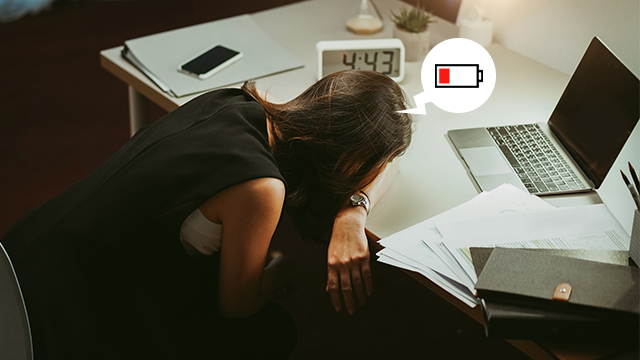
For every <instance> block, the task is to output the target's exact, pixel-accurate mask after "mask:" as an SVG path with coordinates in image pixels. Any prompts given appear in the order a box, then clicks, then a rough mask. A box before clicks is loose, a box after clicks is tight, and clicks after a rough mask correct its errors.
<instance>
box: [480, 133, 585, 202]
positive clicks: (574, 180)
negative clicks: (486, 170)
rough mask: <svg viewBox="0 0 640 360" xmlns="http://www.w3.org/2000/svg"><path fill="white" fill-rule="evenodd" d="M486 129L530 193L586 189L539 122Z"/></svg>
mask: <svg viewBox="0 0 640 360" xmlns="http://www.w3.org/2000/svg"><path fill="white" fill-rule="evenodd" d="M487 130H488V131H489V134H491V136H492V137H493V139H494V141H495V142H496V144H497V145H498V147H499V148H500V150H501V151H502V152H503V153H504V155H505V156H506V158H507V160H508V161H509V164H510V165H511V167H512V168H513V170H514V171H515V173H516V174H517V175H518V176H519V177H520V180H521V181H522V183H523V184H524V186H525V187H526V188H527V190H528V191H529V192H530V193H532V194H539V193H546V192H558V191H565V190H579V189H584V188H586V186H584V184H583V183H582V181H581V180H580V179H579V178H578V177H577V176H576V174H575V172H574V171H573V170H571V168H570V167H569V166H568V165H567V162H566V161H565V160H564V159H563V158H562V156H560V153H559V152H558V150H556V148H555V147H554V146H553V144H552V143H551V141H549V138H548V137H547V135H546V134H545V133H544V132H543V131H542V129H540V127H539V126H538V124H526V125H514V126H498V127H488V128H487Z"/></svg>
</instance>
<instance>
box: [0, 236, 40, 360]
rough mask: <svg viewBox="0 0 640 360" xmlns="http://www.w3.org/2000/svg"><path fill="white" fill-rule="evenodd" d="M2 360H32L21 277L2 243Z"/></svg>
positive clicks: (0, 302)
mask: <svg viewBox="0 0 640 360" xmlns="http://www.w3.org/2000/svg"><path fill="white" fill-rule="evenodd" d="M0 250H1V251H0V358H1V359H6V360H32V359H33V348H32V344H31V329H30V327H29V319H28V318H27V309H26V307H25V305H24V299H23V298H22V292H21V291H20V285H19V284H18V278H17V277H16V273H15V272H14V271H13V265H11V260H10V259H9V255H8V254H7V252H6V251H5V250H4V247H2V244H1V243H0Z"/></svg>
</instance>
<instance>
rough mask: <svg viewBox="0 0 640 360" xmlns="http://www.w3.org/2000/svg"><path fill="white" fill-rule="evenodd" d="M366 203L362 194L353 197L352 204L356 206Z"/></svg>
mask: <svg viewBox="0 0 640 360" xmlns="http://www.w3.org/2000/svg"><path fill="white" fill-rule="evenodd" d="M364 201H365V198H364V196H362V195H360V194H354V195H351V203H352V204H354V205H359V204H362V203H364Z"/></svg>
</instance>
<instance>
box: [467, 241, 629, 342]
mask: <svg viewBox="0 0 640 360" xmlns="http://www.w3.org/2000/svg"><path fill="white" fill-rule="evenodd" d="M504 250H506V252H504ZM493 252H494V249H492V248H471V255H472V257H473V263H474V267H475V269H476V274H477V275H478V279H479V281H478V282H479V283H480V287H481V288H482V286H483V283H481V282H480V278H481V277H483V278H484V277H486V276H485V275H484V274H483V270H484V268H485V264H486V263H487V262H488V261H489V259H490V257H492V256H493V255H492V253H493ZM512 252H517V253H520V254H522V255H525V256H526V257H528V258H529V259H528V261H525V264H523V265H522V266H521V267H520V270H522V269H523V268H527V264H526V263H527V262H528V263H531V262H537V261H538V265H539V266H547V265H543V263H542V262H539V256H544V257H546V256H561V257H570V258H578V259H583V260H581V261H587V260H584V259H588V260H591V261H587V262H589V263H591V262H593V261H601V262H607V263H610V264H617V265H619V266H624V265H627V264H628V252H626V251H608V250H593V251H592V250H551V249H544V250H542V249H499V253H498V255H500V256H509V255H506V254H508V253H512ZM518 258H519V259H521V258H522V257H521V256H520V257H518ZM553 260H556V261H560V260H562V259H560V260H558V259H553ZM498 263H500V262H498ZM562 263H563V266H564V265H566V261H562ZM544 264H547V263H544ZM583 265H584V264H583ZM589 265H591V264H587V267H589ZM539 266H538V267H539ZM627 270H629V269H627ZM637 270H638V269H637V268H634V269H631V270H630V271H631V273H634V272H635V273H636V274H637ZM554 271H555V272H557V270H554V269H553V268H549V269H545V270H543V271H541V273H547V272H552V273H553V272H554ZM587 271H588V270H587ZM501 273H502V275H501V276H502V277H504V276H506V275H513V274H512V271H511V269H510V268H508V267H504V268H502V272H501ZM541 273H540V272H538V273H535V276H544V275H541ZM489 275H490V274H489ZM516 276H518V275H516ZM520 276H522V275H520ZM636 280H637V277H636ZM534 283H535V282H534ZM623 283H624V281H623ZM528 284H533V283H528ZM635 284H636V286H635V293H636V295H635V296H636V297H635V302H636V304H637V300H638V297H637V290H638V284H637V281H636V283H635ZM592 290H593V291H594V292H598V290H597V288H594V289H592ZM574 291H575V290H574ZM623 292H624V291H623ZM550 293H551V294H549V295H548V296H549V298H551V297H552V294H553V290H551V291H550ZM633 293H634V291H633V290H632V291H631V295H630V296H632V297H633V296H634V295H633ZM478 294H479V295H480V297H482V294H484V295H486V292H484V291H483V290H479V291H478ZM504 295H505V296H503V294H499V293H495V292H494V293H492V294H490V295H489V296H488V297H486V296H485V298H483V299H482V302H481V304H482V308H483V313H484V318H485V319H484V322H485V331H486V334H487V336H488V337H492V338H506V339H535V340H563V341H566V340H572V341H598V342H624V343H632V342H633V343H637V342H638V339H639V336H640V331H639V329H640V323H639V321H638V320H639V317H638V314H637V312H633V311H632V312H631V313H626V312H622V315H620V314H621V313H620V312H619V311H614V312H613V314H614V315H613V316H612V315H611V314H610V313H609V312H608V311H604V314H603V312H602V311H600V309H598V310H596V311H592V310H593V309H592V307H584V306H578V310H577V311H576V310H575V309H574V308H573V306H567V305H568V304H567V303H564V304H554V303H551V304H549V303H546V302H545V301H544V300H547V299H542V300H543V301H538V300H534V301H531V299H527V297H528V296H516V297H515V300H514V297H513V296H512V295H513V294H509V293H507V294H504ZM623 297H624V296H623ZM523 298H524V300H523ZM548 301H549V302H552V301H553V300H548ZM570 301H571V298H570V299H569V302H570ZM631 302H632V303H633V300H632V301H631ZM636 308H637V307H636ZM585 309H586V310H585Z"/></svg>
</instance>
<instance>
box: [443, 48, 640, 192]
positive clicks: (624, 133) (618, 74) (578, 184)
mask: <svg viewBox="0 0 640 360" xmlns="http://www.w3.org/2000/svg"><path fill="white" fill-rule="evenodd" d="M639 89H640V81H639V80H638V78H637V77H636V76H635V75H634V74H633V73H632V72H631V71H630V70H629V69H628V68H627V67H626V66H625V65H624V64H623V63H622V62H621V61H620V60H619V59H618V58H617V57H616V55H615V54H613V52H611V50H609V48H608V47H607V46H606V45H605V44H604V43H602V41H600V39H598V38H597V37H594V38H593V39H592V41H591V43H590V44H589V46H588V48H587V50H586V52H585V53H584V55H583V57H582V60H581V61H580V63H579V64H578V67H577V68H576V70H575V72H574V73H573V75H572V77H571V79H570V80H569V83H568V84H567V87H566V88H565V90H564V93H563V94H562V96H561V97H560V100H559V101H558V103H557V104H556V107H555V109H554V111H553V113H552V114H551V116H550V118H549V119H548V121H547V122H541V123H534V124H524V125H512V126H499V127H485V128H472V129H456V130H450V131H449V132H448V133H447V135H448V137H449V139H450V140H451V143H452V145H453V147H454V148H455V149H456V151H457V152H458V155H459V156H460V158H461V159H462V161H463V162H464V164H465V166H467V168H468V170H469V172H470V173H471V175H472V177H473V179H474V180H475V182H476V183H477V184H478V186H479V187H480V189H482V190H485V191H487V190H491V189H493V188H495V187H497V186H499V185H501V184H503V183H510V184H513V185H515V186H517V187H519V188H521V189H523V190H526V191H528V192H529V193H532V194H536V195H550V194H562V193H572V192H588V191H593V190H595V189H597V188H598V187H600V185H601V184H602V182H603V181H604V178H605V177H606V175H607V173H608V172H609V169H610V168H611V166H612V165H613V162H614V161H615V159H616V157H617V156H618V154H619V153H620V151H621V150H622V148H623V146H624V144H625V142H626V141H627V139H628V137H629V135H630V134H631V132H632V131H633V129H634V127H635V126H636V124H637V123H638V119H639V118H640V100H639V99H640V90H639Z"/></svg>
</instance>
